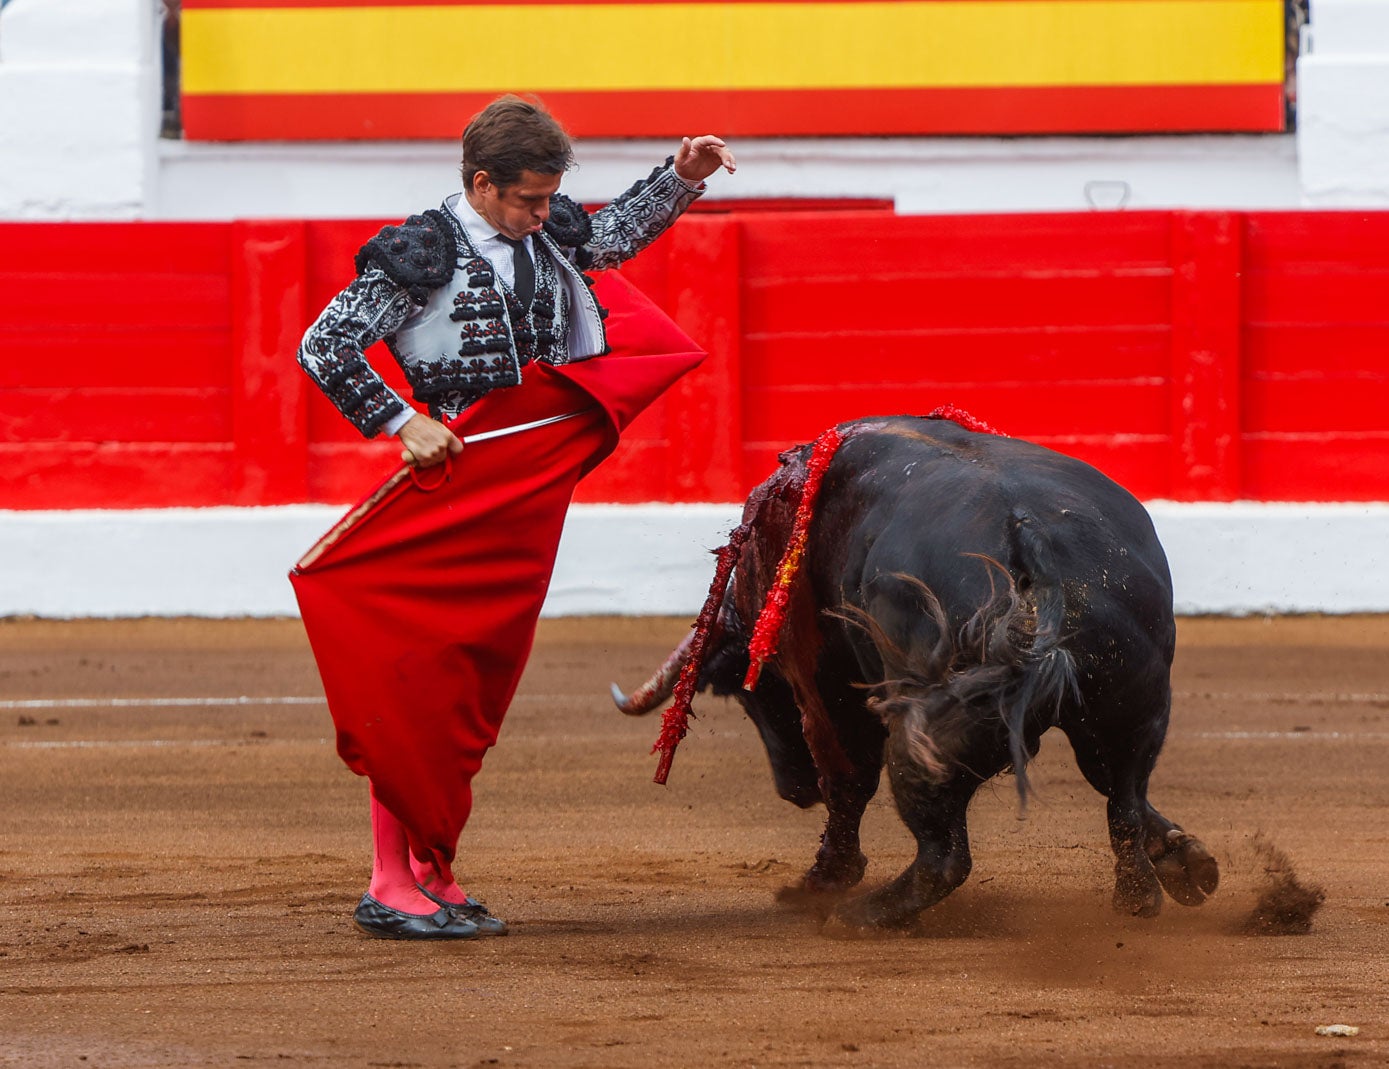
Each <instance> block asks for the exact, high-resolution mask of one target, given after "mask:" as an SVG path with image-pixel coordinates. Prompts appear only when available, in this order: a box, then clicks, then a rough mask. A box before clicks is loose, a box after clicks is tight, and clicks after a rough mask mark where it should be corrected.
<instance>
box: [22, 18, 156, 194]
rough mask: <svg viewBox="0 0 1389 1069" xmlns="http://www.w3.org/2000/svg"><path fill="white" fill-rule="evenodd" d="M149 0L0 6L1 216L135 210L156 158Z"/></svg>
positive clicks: (152, 30)
mask: <svg viewBox="0 0 1389 1069" xmlns="http://www.w3.org/2000/svg"><path fill="white" fill-rule="evenodd" d="M156 25H157V21H156V15H155V9H154V6H153V3H152V0H11V2H10V3H9V4H7V5H6V6H5V8H4V11H3V13H0V160H3V161H4V162H3V165H0V219H138V218H141V217H143V216H144V215H146V213H147V210H148V204H149V199H150V195H151V192H152V188H153V187H152V183H151V180H152V177H153V174H154V170H155V167H156V163H155V159H156V154H155V143H156V139H157V137H158V132H159V122H160V113H159V88H158V87H159V71H158V60H157V53H156V51H155V48H154V39H155V27H156Z"/></svg>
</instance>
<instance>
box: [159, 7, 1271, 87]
mask: <svg viewBox="0 0 1389 1069" xmlns="http://www.w3.org/2000/svg"><path fill="white" fill-rule="evenodd" d="M182 32H183V46H182V47H183V90H184V92H185V93H190V94H201V93H207V94H235V93H338V92H354V93H372V92H420V93H425V92H434V93H437V92H487V93H491V92H501V91H504V90H510V89H518V88H520V89H525V90H528V91H534V92H547V91H549V92H560V91H593V90H603V91H612V90H628V91H631V90H643V89H647V90H671V89H675V90H680V89H729V90H740V89H749V90H752V89H805V88H823V89H846V88H879V87H880V88H909V87H910V88H984V87H1015V86H1106V85H1112V86H1123V85H1239V84H1260V83H1262V84H1268V83H1278V82H1281V81H1282V78H1283V36H1282V33H1283V30H1282V3H1281V0H1055V2H1050V0H986V2H975V0H941V2H920V0H916V2H913V0H904V2H900V3H884V2H873V0H867V2H838V3H836V2H825V3H794V2H791V3H727V4H723V3H698V4H694V3H684V4H682V3H651V4H641V3H627V4H516V5H510V4H476V5H475V4H466V5H457V6H428V7H408V6H407V7H345V8H258V9H238V8H222V9H215V8H197V9H192V10H185V11H184V13H183V31H182Z"/></svg>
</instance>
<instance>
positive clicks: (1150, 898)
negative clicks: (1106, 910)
mask: <svg viewBox="0 0 1389 1069" xmlns="http://www.w3.org/2000/svg"><path fill="white" fill-rule="evenodd" d="M1114 912H1115V913H1119V914H1122V915H1124V916H1127V917H1156V916H1157V915H1158V914H1159V913H1161V912H1162V887H1161V885H1160V884H1159V883H1158V881H1157V879H1156V878H1155V877H1154V876H1153V873H1152V872H1151V871H1143V872H1133V871H1126V870H1124V869H1122V868H1117V867H1116V878H1115V880H1114Z"/></svg>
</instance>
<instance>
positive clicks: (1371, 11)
mask: <svg viewBox="0 0 1389 1069" xmlns="http://www.w3.org/2000/svg"><path fill="white" fill-rule="evenodd" d="M1304 37H1305V41H1304V48H1303V52H1302V55H1301V56H1300V57H1299V59H1298V65H1297V107H1298V129H1297V145H1298V158H1299V164H1300V183H1301V185H1302V188H1303V194H1304V199H1305V201H1306V203H1307V204H1309V205H1314V206H1320V207H1328V208H1347V207H1379V208H1384V207H1389V0H1312V22H1311V26H1310V27H1309V29H1308V30H1307V32H1306V33H1305V35H1304Z"/></svg>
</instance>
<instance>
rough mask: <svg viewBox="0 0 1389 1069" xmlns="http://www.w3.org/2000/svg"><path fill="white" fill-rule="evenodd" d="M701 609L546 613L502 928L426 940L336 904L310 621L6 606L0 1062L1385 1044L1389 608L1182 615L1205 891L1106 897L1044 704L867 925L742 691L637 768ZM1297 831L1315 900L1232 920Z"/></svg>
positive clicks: (355, 846) (1322, 1057)
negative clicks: (840, 903) (953, 868)
mask: <svg viewBox="0 0 1389 1069" xmlns="http://www.w3.org/2000/svg"><path fill="white" fill-rule="evenodd" d="M686 625H687V621H684V620H644V621H637V620H616V621H615V620H561V621H549V622H546V623H545V624H544V625H543V628H542V632H541V636H540V641H539V644H538V646H537V650H536V654H535V656H534V658H533V660H532V663H531V667H530V670H529V673H528V675H527V677H526V679H525V681H524V683H523V685H522V692H521V695H520V697H519V699H518V701H517V702H516V704H515V706H514V707H513V709H512V712H511V715H510V719H509V720H508V722H507V725H506V728H505V730H504V731H503V733H502V739H501V743H500V745H499V747H498V748H497V750H496V751H495V752H494V753H493V754H492V755H491V757H490V758H489V763H488V765H487V767H486V768H484V770H483V773H482V776H481V777H480V779H479V780H478V782H477V785H476V789H477V808H476V810H475V816H474V820H473V822H472V824H471V825H470V826H469V828H468V831H467V832H466V833H465V836H464V841H463V849H462V858H463V860H462V861H461V863H460V865H459V872H460V876H466V878H467V880H466V882H467V883H468V886H469V887H470V889H471V890H472V891H473V892H474V893H475V894H477V895H479V896H480V897H482V898H483V899H485V900H486V901H487V902H488V903H489V904H490V905H491V906H492V907H493V909H494V911H495V912H497V913H499V914H500V915H501V916H504V917H506V918H507V919H509V920H510V921H511V922H512V924H513V934H512V936H510V937H509V938H506V939H500V940H488V941H484V942H474V943H463V944H449V945H419V944H400V943H391V942H384V941H376V940H370V939H367V938H365V937H363V936H362V935H360V934H359V933H357V932H356V931H355V930H354V929H353V928H352V926H351V923H350V920H349V916H350V913H351V910H352V907H353V905H354V904H355V903H356V900H357V898H358V897H359V896H360V894H361V892H362V891H363V889H364V888H365V886H366V878H367V869H368V866H369V863H370V854H369V838H368V824H367V805H366V788H365V784H364V782H363V781H361V780H359V779H357V778H356V777H354V776H352V775H351V774H350V773H349V772H347V771H346V770H345V769H344V768H343V766H342V765H341V764H340V763H339V761H338V759H337V756H336V755H335V753H334V751H333V746H332V742H331V725H330V721H329V718H328V713H327V710H326V708H325V707H324V706H323V704H322V702H321V700H320V699H319V695H320V693H321V692H320V689H319V685H318V679H317V675H316V673H315V670H314V666H313V662H312V659H311V657H310V655H309V652H308V647H307V644H306V642H305V640H304V638H303V633H302V630H301V627H300V625H299V623H298V622H297V621H274V622H242V621H234V622H211V621H136V622H117V623H111V622H91V621H80V622H72V623H57V622H44V621H35V622H24V621H10V622H4V623H0V699H2V700H0V829H3V837H2V838H0V917H2V918H3V927H0V1065H6V1066H8V1065H13V1066H24V1067H43V1066H73V1067H76V1066H82V1067H107V1066H112V1067H114V1066H243V1065H251V1066H254V1065H276V1066H279V1065H305V1066H308V1065H312V1066H349V1067H355V1066H364V1067H365V1066H370V1067H378V1066H380V1067H406V1066H431V1067H432V1066H461V1067H473V1066H498V1067H502V1069H521V1067H527V1069H548V1067H571V1066H586V1067H595V1069H627V1067H631V1069H663V1067H672V1069H675V1067H679V1069H687V1067H692V1069H698V1067H705V1066H710V1067H712V1066H740V1067H743V1066H747V1067H751V1066H759V1067H780V1066H815V1067H820V1066H832V1067H840V1066H843V1067H869V1066H894V1067H895V1066H902V1067H917V1066H927V1065H930V1066H967V1067H973V1066H981V1067H982V1066H990V1067H992V1066H1000V1067H1014V1066H1016V1067H1022V1066H1029V1067H1036V1066H1047V1067H1051V1066H1059V1067H1080V1066H1085V1067H1095V1069H1098V1067H1101V1066H1115V1067H1123V1066H1143V1067H1146V1069H1169V1067H1170V1069H1176V1067H1179V1066H1180V1067H1182V1069H1201V1067H1221V1069H1235V1067H1259V1069H1262V1067H1274V1066H1289V1067H1292V1066H1296V1067H1304V1066H1305V1067H1320V1069H1333V1067H1346V1069H1360V1067H1368V1066H1385V1065H1389V656H1387V655H1386V652H1387V651H1389V618H1379V617H1375V618H1367V617H1359V618H1338V619H1311V618H1297V619H1275V620H1263V619H1254V620H1240V621H1218V620H1185V621H1183V622H1182V624H1181V632H1180V634H1181V646H1180V649H1179V652H1178V657H1177V667H1176V677H1175V681H1176V689H1177V692H1178V694H1177V700H1176V707H1175V712H1174V716H1173V723H1172V730H1171V733H1170V735H1169V737H1168V744H1167V749H1166V751H1165V752H1164V755H1163V758H1162V760H1161V761H1160V762H1159V764H1158V768H1157V772H1156V774H1155V776H1154V781H1153V787H1152V792H1151V796H1152V799H1153V801H1154V802H1155V803H1156V804H1157V805H1158V806H1159V807H1160V808H1161V809H1162V810H1163V811H1164V812H1165V813H1167V815H1168V816H1170V817H1171V818H1172V819H1174V820H1176V821H1178V822H1179V823H1181V824H1183V825H1185V826H1186V827H1187V828H1188V829H1189V830H1191V831H1193V832H1194V833H1195V834H1197V835H1198V836H1200V837H1201V838H1202V839H1204V840H1205V842H1206V843H1207V844H1208V845H1209V846H1211V847H1212V849H1214V850H1215V852H1216V853H1217V855H1218V857H1219V859H1220V862H1221V866H1222V877H1223V879H1222V885H1221V888H1220V891H1219V893H1218V894H1217V895H1216V897H1215V898H1214V899H1213V900H1212V901H1211V902H1210V903H1208V904H1207V905H1206V906H1205V907H1203V908H1200V909H1195V910H1193V909H1185V908H1182V907H1180V906H1177V905H1175V904H1174V903H1171V902H1169V903H1168V904H1167V907H1166V909H1165V911H1164V913H1163V915H1162V916H1161V917H1160V918H1158V919H1157V920H1155V921H1138V920H1131V919H1122V918H1119V917H1116V916H1114V915H1113V914H1112V913H1111V912H1110V910H1109V906H1108V900H1109V894H1110V890H1111V885H1112V859H1111V855H1110V853H1109V849H1108V845H1107V841H1106V834H1105V827H1104V808H1103V802H1102V800H1101V799H1100V797H1099V796H1098V795H1096V794H1094V793H1093V792H1092V791H1091V790H1090V788H1089V787H1087V786H1086V785H1085V784H1084V782H1083V781H1082V780H1081V778H1080V776H1079V774H1078V773H1077V772H1076V770H1075V766H1074V763H1073V761H1072V760H1071V757H1070V753H1069V749H1068V747H1067V746H1066V743H1065V740H1064V739H1063V738H1062V737H1060V736H1059V735H1055V736H1048V738H1047V740H1046V744H1045V745H1044V747H1043V750H1042V753H1041V755H1040V757H1039V758H1038V761H1037V763H1036V765H1035V766H1034V769H1033V775H1034V780H1035V783H1036V785H1037V788H1038V790H1039V798H1038V800H1037V801H1036V802H1035V803H1034V805H1033V806H1032V808H1031V810H1030V813H1029V815H1028V817H1027V819H1026V820H1019V819H1018V812H1017V800H1016V795H1015V793H1014V790H1013V785H1012V782H1011V780H1003V781H999V782H998V783H996V784H995V785H993V786H992V787H989V788H986V789H985V790H984V791H982V792H981V793H980V796H979V798H978V799H977V801H976V803H975V806H974V808H973V810H972V813H971V831H972V841H973V845H974V856H975V866H974V873H973V876H972V877H971V878H970V880H969V882H968V883H967V884H966V885H965V886H964V887H963V888H962V889H961V890H960V891H959V892H957V893H956V894H955V895H954V896H953V897H952V898H950V899H948V900H947V901H946V902H945V903H943V904H942V905H940V906H939V907H937V908H936V909H935V910H933V911H931V913H930V914H929V915H928V917H927V919H926V920H925V922H924V923H923V924H922V926H921V929H920V931H919V932H917V933H915V934H913V935H911V936H897V937H893V938H886V939H874V940H868V941H839V940H832V939H828V938H825V937H823V936H821V935H820V934H819V932H818V928H817V924H816V922H815V920H814V919H813V918H812V917H809V916H807V915H804V914H797V913H792V912H787V911H784V910H782V909H780V908H778V906H777V905H776V903H775V901H774V895H775V892H776V891H777V889H778V888H779V887H781V886H782V885H783V884H785V883H787V882H789V881H791V880H793V879H794V878H795V877H796V876H797V875H799V873H800V872H801V871H803V870H804V868H805V867H806V866H807V865H808V864H809V862H810V860H811V858H812V855H813V853H814V850H815V848H816V845H817V842H818V837H819V832H820V823H821V820H822V811H821V810H812V811H810V812H800V811H798V810H796V809H794V808H793V807H791V806H790V805H788V804H786V803H784V802H781V801H780V800H779V799H777V798H776V797H775V795H774V793H773V791H772V787H771V779H770V776H769V774H768V771H767V768H766V759H765V757H764V755H763V753H762V751H761V749H760V745H759V743H758V741H757V738H756V735H755V732H754V731H753V729H752V726H751V724H750V723H748V722H747V721H745V720H744V718H743V716H742V714H741V712H740V711H739V710H738V709H737V707H736V706H732V705H727V704H724V703H723V702H721V701H718V700H712V699H704V700H701V701H698V702H697V703H696V711H697V712H699V713H700V718H699V720H698V721H697V722H696V723H695V724H694V727H693V730H692V732H691V734H690V736H689V737H688V738H687V739H686V740H685V742H684V744H683V745H682V747H681V749H680V752H679V755H678V756H677V758H676V762H675V768H674V772H673V773H672V776H671V780H670V785H669V786H667V787H664V788H662V787H657V786H654V785H653V784H652V783H651V782H650V778H651V774H652V772H653V770H654V768H655V762H654V758H652V757H651V756H650V755H649V754H648V750H649V748H650V746H651V744H652V742H653V741H654V739H655V736H656V730H657V727H658V722H657V719H656V718H654V717H651V718H647V719H644V720H633V719H629V718H625V717H623V716H621V715H620V714H619V713H617V712H616V711H615V710H614V709H613V708H612V706H611V705H610V703H609V700H608V698H607V696H606V688H607V684H608V681H609V680H617V681H619V682H620V683H622V684H623V685H624V686H628V687H630V686H632V685H634V684H636V683H638V682H640V681H641V679H643V678H644V676H645V673H646V672H648V671H649V670H650V669H651V668H653V667H654V666H655V665H656V664H657V663H658V661H659V659H660V658H661V657H662V656H663V655H664V654H665V653H666V652H668V650H669V649H670V647H671V646H672V645H673V644H674V643H675V641H676V640H677V639H678V638H679V637H680V635H681V634H682V633H683V631H684V628H685V627H686ZM243 695H245V696H249V700H247V701H245V702H243V703H240V704H228V703H226V702H225V701H224V702H222V703H217V702H213V701H209V699H227V698H237V697H240V696H243ZM866 830H867V850H868V853H869V854H870V856H871V858H872V863H871V865H870V868H869V873H868V881H869V883H870V884H871V883H875V882H879V881H882V880H884V879H886V878H888V877H890V876H892V875H895V874H896V873H897V872H898V871H899V870H900V869H901V868H902V867H903V866H904V865H905V864H906V862H907V860H908V859H909V857H910V854H911V843H910V840H909V838H908V836H907V834H906V832H905V829H903V828H902V826H901V824H900V823H899V822H898V820H897V817H896V814H895V812H894V810H893V808H892V804H891V801H890V799H889V798H888V796H887V793H886V791H885V790H884V792H883V793H882V795H881V796H880V798H879V799H878V800H877V801H876V802H875V804H874V805H873V807H872V808H871V810H870V812H869V818H868V821H867V829H866ZM1279 851H1281V852H1282V853H1283V854H1285V855H1286V857H1287V858H1289V859H1291V863H1292V865H1293V866H1294V868H1295V873H1296V879H1297V881H1298V883H1299V885H1300V886H1302V887H1312V886H1319V887H1320V888H1321V889H1322V890H1324V893H1325V904H1324V906H1323V907H1322V909H1321V910H1320V912H1318V913H1317V914H1316V915H1315V917H1314V918H1313V920H1312V926H1311V931H1310V933H1309V934H1305V935H1281V936H1269V935H1257V934H1250V933H1249V932H1248V931H1246V929H1245V924H1246V921H1247V919H1248V918H1249V916H1250V915H1251V912H1252V911H1253V910H1254V908H1255V905H1256V902H1257V901H1258V900H1259V899H1260V897H1261V895H1264V894H1265V893H1266V891H1267V889H1268V888H1269V886H1270V884H1271V881H1274V880H1275V879H1277V878H1278V874H1277V873H1270V872H1269V871H1268V870H1269V869H1270V868H1276V867H1277V866H1276V865H1274V864H1273V863H1272V862H1271V860H1270V859H1272V858H1275V857H1276V854H1277V852H1279ZM1285 875H1286V874H1285ZM1337 1023H1344V1024H1350V1025H1356V1026H1358V1027H1359V1028H1360V1033H1359V1035H1358V1036H1355V1037H1353V1038H1334V1037H1323V1036H1318V1035H1317V1034H1316V1032H1315V1029H1316V1028H1317V1026H1318V1025H1329V1024H1337Z"/></svg>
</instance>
